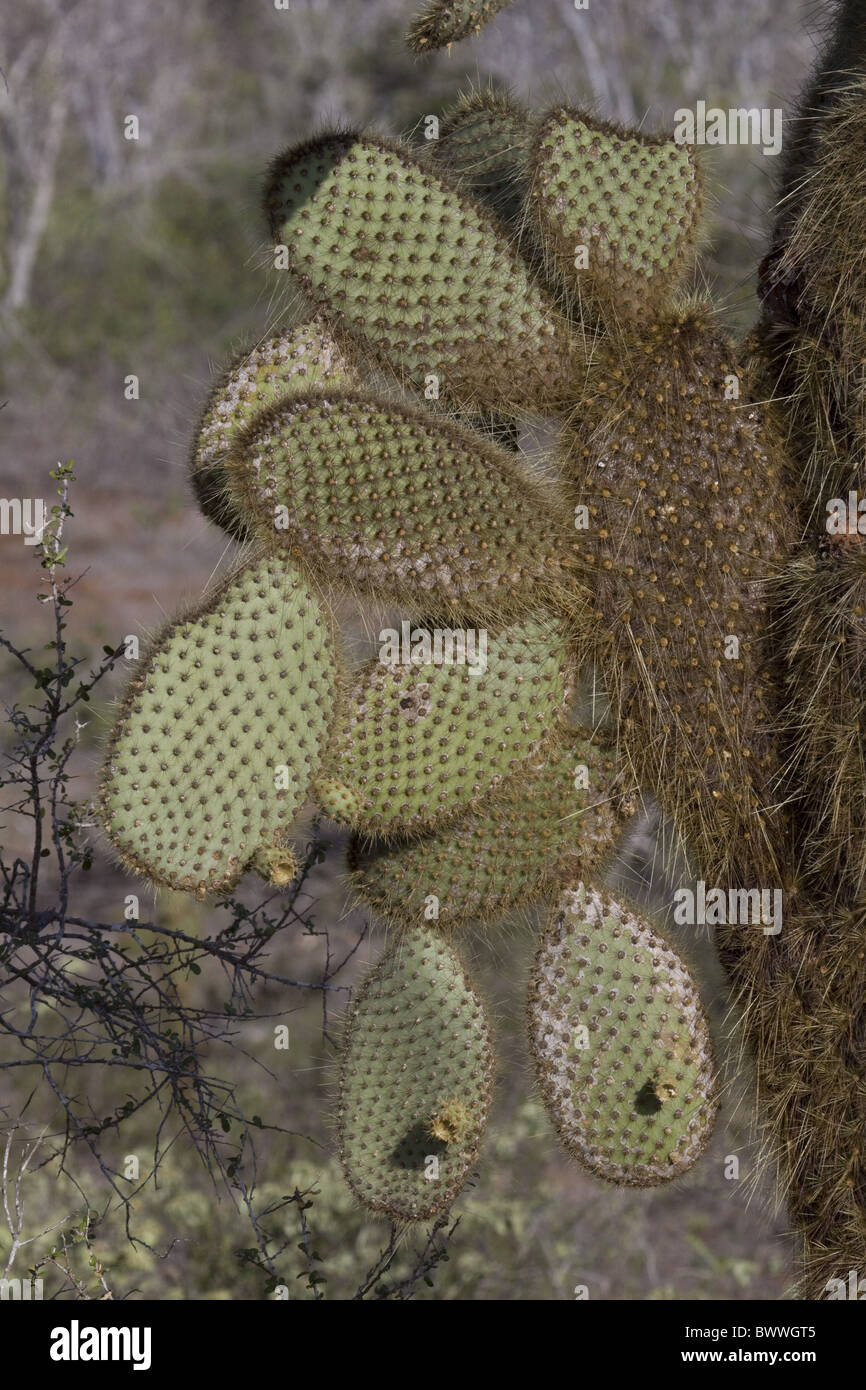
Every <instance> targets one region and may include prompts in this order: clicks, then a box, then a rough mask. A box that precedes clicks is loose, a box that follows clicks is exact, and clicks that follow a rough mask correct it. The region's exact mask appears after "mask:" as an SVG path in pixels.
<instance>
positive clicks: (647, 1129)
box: [528, 884, 717, 1187]
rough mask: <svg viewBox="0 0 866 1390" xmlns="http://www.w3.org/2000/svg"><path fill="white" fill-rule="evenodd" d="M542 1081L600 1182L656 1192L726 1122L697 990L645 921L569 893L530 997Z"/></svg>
mask: <svg viewBox="0 0 866 1390" xmlns="http://www.w3.org/2000/svg"><path fill="white" fill-rule="evenodd" d="M528 1015H529V1032H530V1043H531V1046H532V1050H533V1054H534V1057H535V1069H536V1075H537V1077H538V1083H539V1087H540V1089H541V1093H542V1096H543V1098H544V1102H545V1105H546V1106H547V1109H548V1112H549V1113H550V1116H551V1119H552V1120H553V1123H554V1124H555V1126H556V1128H557V1130H558V1131H559V1134H560V1137H561V1139H562V1141H563V1143H564V1144H565V1146H566V1148H567V1149H568V1150H569V1152H570V1153H572V1154H573V1155H574V1157H575V1158H577V1159H579V1160H580V1162H581V1163H583V1164H585V1166H586V1167H587V1168H589V1169H590V1170H591V1171H592V1172H593V1173H596V1174H597V1175H598V1176H599V1177H602V1178H607V1179H608V1180H609V1181H610V1182H614V1183H619V1184H627V1185H630V1186H637V1187H649V1186H652V1185H654V1184H658V1183H662V1182H667V1181H669V1180H670V1179H671V1178H674V1177H679V1176H680V1174H682V1173H684V1172H686V1170H687V1169H689V1168H691V1166H692V1164H693V1163H694V1162H695V1160H696V1159H697V1158H698V1157H699V1156H700V1154H701V1153H702V1151H703V1149H704V1146H705V1145H706V1143H707V1140H708V1139H709V1136H710V1133H711V1131H712V1128H713V1123H714V1121H715V1117H716V1110H717V1100H716V1083H715V1077H714V1067H713V1058H712V1046H711V1041H710V1034H709V1027H708V1024H707V1020H706V1016H705V1014H704V1011H703V1008H702V1006H701V1001H700V996H699V994H698V989H697V985H696V984H695V982H694V980H693V979H692V976H691V974H690V973H689V971H688V969H687V968H686V966H685V965H684V964H683V962H682V961H681V960H680V958H679V956H678V955H677V953H676V952H675V951H674V950H673V948H672V947H671V946H670V945H669V944H668V943H667V942H666V941H664V940H663V939H662V938H661V937H660V936H659V935H658V934H657V933H656V932H655V931H654V930H653V929H652V927H651V926H650V925H649V923H648V922H646V921H644V920H643V919H642V918H641V917H638V916H637V915H636V914H635V913H634V912H631V911H630V910H628V909H625V908H623V907H620V906H619V905H618V904H617V903H615V902H612V901H610V900H609V899H606V898H604V897H603V896H602V895H601V894H600V893H597V892H587V890H586V889H585V888H584V886H583V885H582V884H580V885H578V886H577V887H576V888H574V889H570V890H568V891H566V892H565V893H564V894H563V897H562V899H561V901H560V902H559V904H558V905H557V907H556V909H555V911H554V913H553V916H552V919H551V922H550V925H549V926H548V928H547V930H546V931H545V933H544V935H543V937H542V939H541V943H540V945H539V950H538V955H537V958H536V961H535V967H534V970H533V975H532V982H531V986H530V994H529V1008H528Z"/></svg>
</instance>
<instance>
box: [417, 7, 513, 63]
mask: <svg viewBox="0 0 866 1390" xmlns="http://www.w3.org/2000/svg"><path fill="white" fill-rule="evenodd" d="M511 3H512V0H429V3H428V4H427V5H425V7H424V9H423V10H422V11H421V13H420V14H419V15H418V17H417V19H415V21H414V22H413V24H412V27H411V29H410V30H409V33H408V34H407V35H406V42H407V43H408V45H409V47H410V48H411V49H412V50H413V52H415V53H430V52H432V51H433V50H434V49H436V48H448V47H449V46H450V45H451V44H452V43H457V42H458V40H460V39H466V38H469V36H470V35H474V34H477V33H479V32H480V31H481V29H483V27H484V25H485V24H486V23H487V22H488V20H491V19H493V17H494V15H497V14H498V13H499V11H500V10H504V9H505V8H506V6H507V5H510V4H511Z"/></svg>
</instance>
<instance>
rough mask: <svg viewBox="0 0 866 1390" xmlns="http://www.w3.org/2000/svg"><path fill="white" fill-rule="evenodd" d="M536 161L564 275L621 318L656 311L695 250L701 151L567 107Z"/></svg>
mask: <svg viewBox="0 0 866 1390" xmlns="http://www.w3.org/2000/svg"><path fill="white" fill-rule="evenodd" d="M530 166H531V180H532V192H531V201H530V206H531V207H532V209H533V211H534V213H535V216H536V218H537V220H538V224H539V228H540V230H541V232H542V234H543V236H544V240H545V244H546V245H548V246H552V247H554V248H555V253H556V254H555V259H556V265H557V268H558V270H559V272H560V274H561V275H562V276H563V279H564V281H565V283H566V284H567V285H568V286H569V287H570V288H571V289H572V290H581V291H583V292H585V293H586V294H587V295H588V297H589V299H590V301H593V300H594V301H595V302H596V306H597V307H598V308H600V309H601V310H602V311H604V312H607V313H609V314H612V315H613V316H614V318H616V319H623V320H628V319H639V318H645V317H647V315H648V314H650V313H652V312H654V311H655V310H657V309H658V308H659V306H660V305H661V304H662V303H663V302H664V300H665V298H666V297H667V294H668V292H669V291H670V290H671V289H672V288H673V287H674V285H675V284H676V281H677V280H678V279H679V277H680V275H681V273H682V271H683V270H684V268H685V266H686V264H687V262H688V260H689V258H690V257H691V255H692V252H693V251H694V246H695V240H696V236H697V229H698V224H699V220H700V213H701V205H702V196H701V181H700V177H699V171H698V167H697V165H696V163H695V159H694V155H693V153H692V151H691V150H690V149H689V148H688V147H687V146H685V145H677V144H675V143H674V142H673V141H672V140H656V139H652V138H650V137H649V136H645V135H638V134H637V133H636V132H633V131H629V132H626V131H621V130H618V129H616V128H615V127H613V126H606V125H599V123H598V121H596V120H590V119H589V118H588V117H586V116H584V115H583V114H582V113H581V112H580V111H572V110H570V109H569V108H567V107H560V108H559V109H557V110H555V111H552V112H551V113H550V114H549V115H548V116H547V117H546V118H545V120H544V121H543V123H542V125H541V127H540V129H539V131H538V134H537V136H536V140H535V147H534V149H533V152H532V155H531V159H530Z"/></svg>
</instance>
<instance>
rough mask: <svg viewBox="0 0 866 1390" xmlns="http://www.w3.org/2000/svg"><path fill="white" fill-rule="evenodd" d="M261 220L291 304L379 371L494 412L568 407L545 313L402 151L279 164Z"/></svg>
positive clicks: (330, 145)
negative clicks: (284, 268)
mask: <svg viewBox="0 0 866 1390" xmlns="http://www.w3.org/2000/svg"><path fill="white" fill-rule="evenodd" d="M265 208H266V211H267V214H268V217H269V222H270V226H271V230H272V234H273V236H274V237H275V238H276V239H277V240H278V241H279V242H280V243H282V244H285V245H286V246H287V247H288V252H289V263H290V266H291V269H292V271H293V273H294V275H295V277H296V279H297V280H298V281H299V283H300V285H301V288H302V289H303V291H304V293H305V294H306V295H307V296H308V297H309V298H310V299H311V300H312V301H313V303H314V304H315V305H316V306H317V307H318V308H319V309H320V310H321V311H322V313H323V314H325V316H326V317H327V319H328V320H329V322H331V323H332V326H334V328H335V329H339V331H340V332H341V333H342V332H348V333H350V334H351V335H352V337H353V338H354V339H355V340H356V341H357V342H358V343H359V344H360V345H362V346H364V347H366V349H367V350H368V352H370V353H371V354H372V355H373V357H374V359H375V360H376V361H378V363H379V364H380V365H381V366H384V367H385V368H386V369H391V370H396V371H398V372H403V373H406V374H407V376H408V378H409V379H410V380H411V382H412V383H413V384H414V385H415V386H417V387H418V388H419V389H423V388H424V386H425V381H426V379H427V377H428V376H429V375H431V374H432V375H435V376H436V377H437V379H438V382H439V387H440V389H441V391H442V392H443V394H447V395H449V396H450V397H452V398H459V399H460V400H463V401H469V402H473V401H474V402H478V403H480V404H481V405H482V406H489V407H492V408H494V409H496V408H505V407H506V406H507V407H508V408H509V409H511V408H515V409H519V408H529V409H532V408H536V407H538V408H540V407H541V406H542V405H543V404H544V403H545V402H556V401H558V402H559V403H562V402H563V401H566V400H567V399H568V396H569V390H570V386H571V379H570V371H569V366H570V363H571V358H572V353H573V345H572V343H571V340H570V337H569V335H568V331H567V329H566V327H565V324H564V321H563V320H562V319H561V318H560V316H559V314H558V312H557V310H556V308H555V306H554V305H553V303H552V301H550V300H549V299H548V298H547V296H546V295H545V294H544V292H543V291H542V290H541V289H540V288H539V287H538V286H537V285H536V284H535V283H534V282H533V280H532V278H531V277H530V275H529V273H528V271H527V269H526V267H525V266H524V264H523V262H522V261H521V260H520V258H519V256H518V255H517V253H516V251H515V250H514V248H513V247H512V246H511V245H510V244H509V242H508V240H507V238H506V237H505V235H504V234H503V233H502V232H500V231H498V230H497V228H496V227H495V226H494V224H493V223H492V222H491V221H490V219H489V218H488V216H487V215H486V214H485V213H483V212H482V211H481V210H480V209H479V208H476V207H475V205H474V204H473V203H472V202H470V201H469V200H468V199H467V198H465V197H463V196H462V195H461V194H460V193H459V192H457V191H456V190H455V189H452V188H451V187H449V186H448V184H446V183H445V182H443V181H442V179H440V178H439V177H437V175H436V174H434V173H432V172H431V170H430V168H429V166H427V165H426V163H424V162H422V163H419V162H418V161H417V160H415V159H414V158H413V157H412V156H411V154H410V153H409V152H408V150H407V149H405V148H404V147H403V146H401V145H399V144H396V143H395V144H387V143H385V142H383V141H379V140H373V139H370V138H364V137H361V136H359V135H356V134H351V133H345V134H334V135H325V136H322V137H321V138H320V139H318V140H315V141H312V142H310V143H308V144H306V145H302V146H300V147H299V148H297V149H292V150H289V151H287V153H286V154H284V155H282V156H281V157H280V158H279V159H278V160H277V161H276V162H275V164H274V165H273V167H272V169H271V173H270V178H269V181H268V186H267V189H266V193H265Z"/></svg>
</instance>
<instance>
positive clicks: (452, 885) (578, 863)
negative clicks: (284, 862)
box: [349, 731, 640, 927]
mask: <svg viewBox="0 0 866 1390" xmlns="http://www.w3.org/2000/svg"><path fill="white" fill-rule="evenodd" d="M584 781H587V782H588V786H587V787H586V788H584V786H583V783H584ZM639 807H640V798H639V796H638V794H637V792H636V791H635V789H634V788H633V787H631V786H629V784H628V783H627V782H626V779H625V778H624V777H623V776H622V774H620V773H618V771H617V767H616V764H615V762H614V757H613V752H612V750H610V749H608V748H605V747H604V746H603V744H601V742H600V740H598V739H597V738H593V737H591V736H589V735H587V734H586V733H585V732H584V731H581V732H579V733H578V732H576V733H572V732H570V731H569V732H568V733H567V734H565V735H564V736H563V741H562V745H561V747H557V748H556V749H554V750H553V751H552V752H551V753H550V755H549V756H548V757H546V758H545V759H544V761H543V762H541V763H538V764H535V763H533V764H531V765H526V766H525V767H523V768H521V770H520V772H519V774H518V775H517V776H515V777H509V778H506V780H505V781H504V782H503V783H502V785H501V787H498V788H496V789H495V790H494V791H493V792H491V793H490V794H489V795H488V796H487V797H485V799H484V801H483V802H481V803H480V804H479V805H478V806H477V807H475V808H473V809H472V810H471V811H470V812H469V813H468V814H467V815H465V816H462V817H461V818H460V819H459V820H457V821H455V822H454V823H453V824H451V823H449V824H447V825H445V826H443V827H441V828H439V829H436V830H433V831H430V832H428V833H427V834H426V835H423V836H421V837H420V838H417V837H414V838H409V839H404V840H399V841H389V842H379V843H376V844H374V845H372V846H371V847H369V848H365V847H364V844H363V842H362V839H361V837H360V836H355V837H354V839H353V841H352V845H351V847H350V851H349V864H350V868H351V870H352V883H353V887H354V888H355V891H356V892H357V893H358V894H359V896H360V897H361V899H362V900H363V901H364V902H365V903H366V904H368V905H369V906H370V907H371V908H373V910H374V911H376V912H381V913H382V914H383V915H384V916H385V917H389V918H391V919H392V920H393V921H397V922H403V923H406V924H410V925H416V926H417V925H419V924H420V923H422V922H423V921H425V920H427V919H432V920H435V921H437V922H438V924H439V926H440V927H456V926H462V925H463V924H464V923H465V922H469V921H477V922H494V921H498V920H499V919H500V918H501V917H503V916H504V915H505V914H506V913H507V912H511V911H513V910H514V909H515V908H518V907H523V906H528V905H531V904H533V903H535V902H537V901H539V900H541V899H543V898H545V897H547V896H548V895H551V894H553V893H555V892H556V891H557V889H558V888H559V887H560V886H561V884H562V883H563V882H564V881H565V880H566V879H568V878H587V877H589V876H591V875H595V873H596V872H597V871H598V870H599V868H600V865H601V864H602V863H603V861H604V860H605V859H606V858H607V857H608V855H609V853H610V851H611V848H612V846H613V844H614V842H615V840H616V839H617V838H618V836H619V834H620V832H621V830H622V829H623V827H624V825H625V824H626V823H627V822H628V820H629V819H630V818H631V816H632V815H634V814H635V812H636V811H637V810H638V809H639ZM431 895H432V897H433V898H435V903H432V902H431ZM433 912H435V914H436V915H435V918H433V917H432V913H433Z"/></svg>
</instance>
